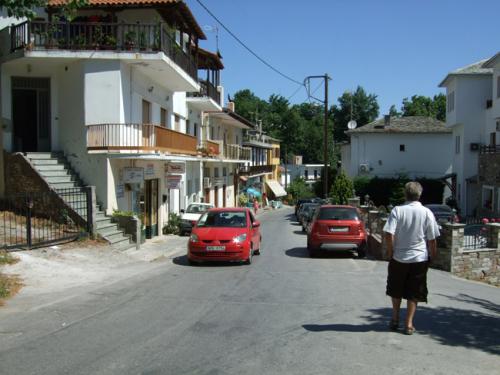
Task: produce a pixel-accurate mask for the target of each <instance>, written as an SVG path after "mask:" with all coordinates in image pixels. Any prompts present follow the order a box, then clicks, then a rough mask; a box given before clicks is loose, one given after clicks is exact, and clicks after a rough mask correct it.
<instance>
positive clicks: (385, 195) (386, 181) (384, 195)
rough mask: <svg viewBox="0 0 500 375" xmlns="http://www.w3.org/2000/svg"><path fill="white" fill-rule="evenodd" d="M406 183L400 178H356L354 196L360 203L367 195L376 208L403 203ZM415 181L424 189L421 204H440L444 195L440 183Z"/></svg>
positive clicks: (426, 179) (422, 179) (425, 180)
mask: <svg viewBox="0 0 500 375" xmlns="http://www.w3.org/2000/svg"><path fill="white" fill-rule="evenodd" d="M408 181H409V179H408V177H406V176H400V177H399V178H378V177H373V178H370V177H356V178H355V179H354V181H353V182H354V190H355V191H356V195H357V196H359V197H360V198H361V201H362V202H363V201H364V196H365V195H366V194H368V195H369V196H370V200H371V201H373V202H374V204H375V205H376V206H380V205H383V206H387V205H389V204H393V205H394V204H400V203H402V202H404V184H405V183H406V182H408ZM416 181H418V182H420V184H421V185H422V187H423V189H424V191H423V193H422V197H421V198H420V201H421V202H422V204H430V203H442V201H443V193H444V183H443V182H442V181H439V180H433V179H428V178H417V179H416Z"/></svg>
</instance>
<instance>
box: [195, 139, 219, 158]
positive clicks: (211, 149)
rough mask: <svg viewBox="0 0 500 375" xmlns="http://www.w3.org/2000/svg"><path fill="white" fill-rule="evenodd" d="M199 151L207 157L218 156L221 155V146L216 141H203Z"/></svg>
mask: <svg viewBox="0 0 500 375" xmlns="http://www.w3.org/2000/svg"><path fill="white" fill-rule="evenodd" d="M198 150H199V151H201V153H202V154H203V155H206V156H218V155H219V154H220V147H219V144H218V143H217V142H214V141H207V140H204V141H201V144H200V148H199V149H198Z"/></svg>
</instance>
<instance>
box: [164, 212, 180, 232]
mask: <svg viewBox="0 0 500 375" xmlns="http://www.w3.org/2000/svg"><path fill="white" fill-rule="evenodd" d="M180 224H181V217H180V215H177V214H176V213H174V212H171V213H170V214H169V215H168V223H167V225H165V226H164V227H163V234H179V233H180V228H179V226H180Z"/></svg>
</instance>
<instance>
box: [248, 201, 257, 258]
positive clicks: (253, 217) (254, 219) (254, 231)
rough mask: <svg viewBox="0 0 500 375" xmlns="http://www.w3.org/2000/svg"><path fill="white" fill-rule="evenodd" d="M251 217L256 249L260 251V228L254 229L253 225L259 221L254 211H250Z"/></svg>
mask: <svg viewBox="0 0 500 375" xmlns="http://www.w3.org/2000/svg"><path fill="white" fill-rule="evenodd" d="M248 214H249V215H250V232H251V236H252V243H253V248H254V249H260V227H254V226H253V223H255V222H256V221H257V219H256V218H255V216H254V214H253V213H252V211H250V210H248Z"/></svg>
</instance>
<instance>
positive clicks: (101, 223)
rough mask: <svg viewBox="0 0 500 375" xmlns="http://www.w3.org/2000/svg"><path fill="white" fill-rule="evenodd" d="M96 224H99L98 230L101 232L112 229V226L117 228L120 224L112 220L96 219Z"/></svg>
mask: <svg viewBox="0 0 500 375" xmlns="http://www.w3.org/2000/svg"><path fill="white" fill-rule="evenodd" d="M96 226H97V230H98V231H99V232H101V231H105V230H107V229H110V228H115V229H117V228H118V224H116V223H113V222H111V220H108V221H96Z"/></svg>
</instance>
